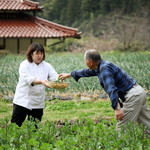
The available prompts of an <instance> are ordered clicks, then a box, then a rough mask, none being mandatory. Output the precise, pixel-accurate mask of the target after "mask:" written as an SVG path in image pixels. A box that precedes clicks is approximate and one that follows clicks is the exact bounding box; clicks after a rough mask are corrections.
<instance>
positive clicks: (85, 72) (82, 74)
mask: <svg viewBox="0 0 150 150" xmlns="http://www.w3.org/2000/svg"><path fill="white" fill-rule="evenodd" d="M91 76H96V73H95V70H90V69H82V70H76V71H72V72H71V73H69V74H67V73H61V74H60V75H59V78H60V79H62V80H64V79H66V78H70V77H73V78H74V79H75V80H76V81H77V82H78V80H79V79H80V78H81V77H91Z"/></svg>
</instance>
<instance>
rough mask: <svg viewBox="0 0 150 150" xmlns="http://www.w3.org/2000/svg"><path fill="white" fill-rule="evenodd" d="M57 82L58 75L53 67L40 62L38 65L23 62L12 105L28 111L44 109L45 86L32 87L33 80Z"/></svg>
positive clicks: (26, 61)
mask: <svg viewBox="0 0 150 150" xmlns="http://www.w3.org/2000/svg"><path fill="white" fill-rule="evenodd" d="M35 79H39V80H52V81H54V80H57V79H58V74H57V72H56V71H55V70H54V69H53V67H52V66H51V65H50V64H49V63H47V62H45V61H42V62H41V63H40V64H38V65H37V64H35V63H34V62H33V63H30V62H29V61H28V60H24V61H23V62H22V63H21V64H20V67H19V82H18V84H17V87H16V92H15V96H14V100H13V103H14V104H17V105H19V106H23V107H25V108H28V109H37V108H44V104H45V102H44V101H45V86H44V85H42V84H38V85H34V86H32V85H31V83H32V82H33V81H34V80H35Z"/></svg>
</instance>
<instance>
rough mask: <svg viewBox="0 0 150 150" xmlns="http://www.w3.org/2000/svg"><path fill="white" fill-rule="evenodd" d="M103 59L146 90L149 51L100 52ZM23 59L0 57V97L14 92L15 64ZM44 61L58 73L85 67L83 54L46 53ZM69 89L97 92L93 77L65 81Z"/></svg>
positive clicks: (148, 86) (149, 81)
mask: <svg viewBox="0 0 150 150" xmlns="http://www.w3.org/2000/svg"><path fill="white" fill-rule="evenodd" d="M102 58H103V59H104V60H108V61H111V62H113V63H115V64H117V65H118V66H120V67H121V68H122V69H124V70H125V71H127V72H128V73H129V75H131V76H132V77H134V78H135V79H136V80H137V81H138V83H139V84H140V85H142V86H143V87H144V88H146V89H148V90H150V69H149V68H150V52H137V53H120V52H111V53H110V52H109V53H107V52H106V53H102ZM24 59H25V57H24V56H15V55H8V56H5V57H2V56H1V58H0V86H1V88H0V94H4V95H11V94H13V93H14V92H15V87H16V84H17V81H18V67H19V63H20V62H21V61H22V60H24ZM46 61H47V62H49V63H50V64H51V65H52V66H53V67H54V68H55V70H56V71H57V72H58V73H62V72H65V73H69V72H71V71H73V70H77V69H82V68H85V67H86V66H85V64H84V60H83V54H81V53H56V54H51V55H50V54H47V56H46ZM66 81H67V82H68V83H69V84H70V86H69V87H68V89H67V92H68V91H69V92H79V91H80V92H84V91H85V92H87V91H94V90H101V87H100V86H99V82H98V80H97V78H96V77H92V78H86V79H85V78H82V79H80V80H79V84H78V83H76V82H75V81H74V80H73V79H68V80H66Z"/></svg>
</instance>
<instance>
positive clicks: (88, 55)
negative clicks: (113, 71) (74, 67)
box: [84, 49, 101, 62]
mask: <svg viewBox="0 0 150 150" xmlns="http://www.w3.org/2000/svg"><path fill="white" fill-rule="evenodd" d="M84 59H85V60H92V61H94V62H100V61H101V56H100V54H99V53H98V52H97V51H96V50H95V49H89V50H87V51H86V52H85V54H84Z"/></svg>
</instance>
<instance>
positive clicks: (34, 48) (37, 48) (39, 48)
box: [26, 43, 45, 63]
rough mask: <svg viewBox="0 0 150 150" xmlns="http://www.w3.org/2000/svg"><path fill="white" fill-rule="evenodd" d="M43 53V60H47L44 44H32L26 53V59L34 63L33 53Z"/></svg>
mask: <svg viewBox="0 0 150 150" xmlns="http://www.w3.org/2000/svg"><path fill="white" fill-rule="evenodd" d="M35 51H36V52H42V53H43V60H45V50H44V47H43V46H42V44H39V43H32V44H31V45H30V46H29V48H28V50H27V53H26V57H27V59H28V61H29V62H31V63H32V62H33V60H32V54H33V52H35Z"/></svg>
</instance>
